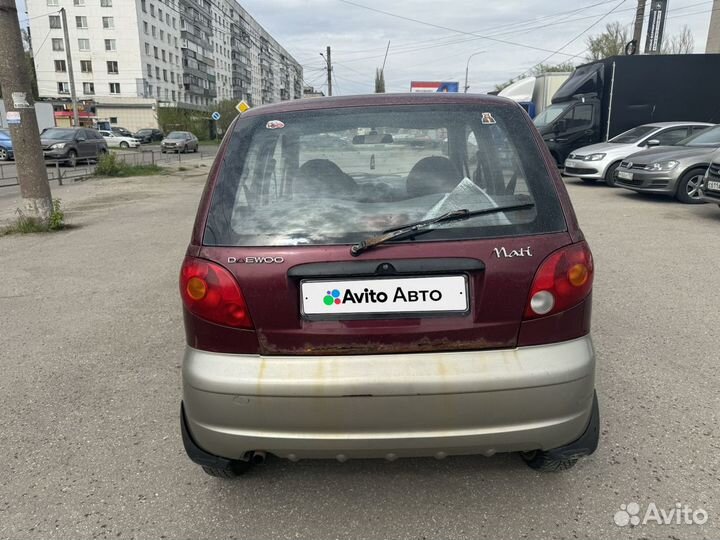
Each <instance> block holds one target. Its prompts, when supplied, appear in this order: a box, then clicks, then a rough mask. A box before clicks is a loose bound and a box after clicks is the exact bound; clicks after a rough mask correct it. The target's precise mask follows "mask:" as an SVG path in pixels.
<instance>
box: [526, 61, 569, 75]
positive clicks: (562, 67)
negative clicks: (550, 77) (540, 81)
mask: <svg viewBox="0 0 720 540" xmlns="http://www.w3.org/2000/svg"><path fill="white" fill-rule="evenodd" d="M573 71H575V65H574V64H573V63H572V62H562V63H560V64H556V65H554V66H553V65H550V64H538V65H537V66H535V67H534V68H533V70H532V74H533V75H536V76H537V75H542V74H543V73H572V72H573Z"/></svg>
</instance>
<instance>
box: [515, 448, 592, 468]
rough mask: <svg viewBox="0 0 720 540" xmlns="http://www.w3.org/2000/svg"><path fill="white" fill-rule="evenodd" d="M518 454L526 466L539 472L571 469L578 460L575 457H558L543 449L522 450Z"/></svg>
mask: <svg viewBox="0 0 720 540" xmlns="http://www.w3.org/2000/svg"><path fill="white" fill-rule="evenodd" d="M520 455H521V456H522V458H523V459H524V460H525V463H527V465H528V467H530V468H531V469H535V470H536V471H540V472H560V471H567V470H568V469H572V468H573V467H574V466H575V464H576V463H577V461H578V460H577V458H572V459H558V458H557V457H553V456H552V455H551V453H550V452H545V451H543V450H534V451H532V452H522V453H521V454H520Z"/></svg>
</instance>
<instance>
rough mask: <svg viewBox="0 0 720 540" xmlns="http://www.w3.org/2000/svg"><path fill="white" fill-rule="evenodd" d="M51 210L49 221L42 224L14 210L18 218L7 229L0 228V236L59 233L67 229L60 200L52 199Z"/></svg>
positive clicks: (18, 210)
mask: <svg viewBox="0 0 720 540" xmlns="http://www.w3.org/2000/svg"><path fill="white" fill-rule="evenodd" d="M52 205H53V209H52V212H50V220H49V221H48V223H43V222H42V221H41V220H39V219H38V218H34V217H31V216H26V215H25V214H24V213H23V211H22V210H20V209H19V208H18V209H17V210H16V212H17V214H18V218H17V219H16V220H15V222H14V223H11V224H10V225H8V226H7V227H4V228H0V236H6V235H8V234H33V233H46V232H52V231H61V230H63V229H65V228H66V227H67V225H66V224H65V212H63V211H62V208H61V201H60V199H53V201H52Z"/></svg>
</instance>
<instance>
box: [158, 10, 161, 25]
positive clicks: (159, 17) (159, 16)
mask: <svg viewBox="0 0 720 540" xmlns="http://www.w3.org/2000/svg"><path fill="white" fill-rule="evenodd" d="M158 19H160V22H162V9H160V8H158Z"/></svg>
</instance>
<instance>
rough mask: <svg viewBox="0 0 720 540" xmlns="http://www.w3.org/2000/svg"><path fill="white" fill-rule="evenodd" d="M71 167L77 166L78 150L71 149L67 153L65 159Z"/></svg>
mask: <svg viewBox="0 0 720 540" xmlns="http://www.w3.org/2000/svg"><path fill="white" fill-rule="evenodd" d="M65 163H67V165H68V166H69V167H75V166H77V152H76V151H75V150H70V151H69V152H68V155H67V160H66V161H65Z"/></svg>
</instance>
